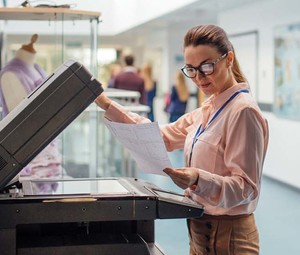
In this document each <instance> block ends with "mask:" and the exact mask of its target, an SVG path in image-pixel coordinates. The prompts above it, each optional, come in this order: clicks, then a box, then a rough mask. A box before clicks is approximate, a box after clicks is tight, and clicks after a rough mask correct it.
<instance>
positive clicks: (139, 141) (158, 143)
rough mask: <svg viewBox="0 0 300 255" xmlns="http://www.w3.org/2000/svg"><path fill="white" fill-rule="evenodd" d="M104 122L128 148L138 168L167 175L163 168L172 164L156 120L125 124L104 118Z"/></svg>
mask: <svg viewBox="0 0 300 255" xmlns="http://www.w3.org/2000/svg"><path fill="white" fill-rule="evenodd" d="M104 123H105V125H106V126H107V127H108V129H109V130H110V131H111V132H112V134H113V135H114V136H115V137H116V138H117V140H118V141H119V142H120V143H121V144H122V145H123V146H124V147H125V148H127V149H128V151H129V153H130V154H131V156H132V158H133V159H134V160H135V161H136V163H137V165H138V167H139V169H140V170H142V171H144V172H146V173H152V174H160V175H164V176H167V175H166V174H165V173H164V172H163V169H165V168H166V167H172V164H171V162H170V159H169V156H168V153H167V150H166V147H165V144H164V141H163V139H162V137H161V134H160V130H159V126H158V124H157V123H156V122H151V123H145V124H125V123H117V122H112V121H109V120H106V119H105V120H104Z"/></svg>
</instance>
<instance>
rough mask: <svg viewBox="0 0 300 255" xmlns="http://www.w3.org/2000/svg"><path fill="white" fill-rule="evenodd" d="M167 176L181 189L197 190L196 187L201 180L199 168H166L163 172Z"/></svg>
mask: <svg viewBox="0 0 300 255" xmlns="http://www.w3.org/2000/svg"><path fill="white" fill-rule="evenodd" d="M163 171H164V172H165V173H166V174H167V175H169V176H170V177H171V179H172V180H173V182H174V183H175V184H176V185H177V186H178V187H180V188H182V189H186V188H191V189H192V190H195V189H196V185H197V182H198V178H199V173H198V169H197V168H193V167H186V168H165V169H164V170H163Z"/></svg>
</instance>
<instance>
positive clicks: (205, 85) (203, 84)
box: [200, 82, 210, 89]
mask: <svg viewBox="0 0 300 255" xmlns="http://www.w3.org/2000/svg"><path fill="white" fill-rule="evenodd" d="M209 85H210V82H208V83H202V84H200V87H201V88H204V89H205V88H207V87H208V86H209Z"/></svg>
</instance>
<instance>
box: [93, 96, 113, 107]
mask: <svg viewBox="0 0 300 255" xmlns="http://www.w3.org/2000/svg"><path fill="white" fill-rule="evenodd" d="M95 103H96V104H97V105H98V106H99V107H100V108H102V109H103V110H104V111H106V110H107V109H108V107H109V106H110V104H111V100H110V99H109V98H108V97H107V96H106V95H105V94H104V92H102V93H101V94H100V95H99V96H98V97H97V98H96V99H95Z"/></svg>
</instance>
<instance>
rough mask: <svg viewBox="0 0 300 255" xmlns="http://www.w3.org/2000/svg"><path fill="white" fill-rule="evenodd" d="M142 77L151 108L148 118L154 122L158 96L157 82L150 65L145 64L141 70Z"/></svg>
mask: <svg viewBox="0 0 300 255" xmlns="http://www.w3.org/2000/svg"><path fill="white" fill-rule="evenodd" d="M141 77H142V78H143V79H144V82H145V90H146V97H147V105H148V106H149V108H150V111H149V112H148V118H149V120H151V121H154V105H153V103H154V98H155V96H156V81H155V80H153V77H152V67H151V65H149V64H144V65H143V66H142V68H141Z"/></svg>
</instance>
